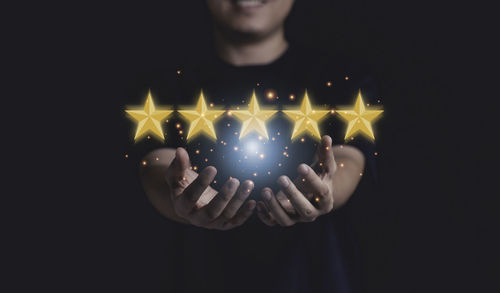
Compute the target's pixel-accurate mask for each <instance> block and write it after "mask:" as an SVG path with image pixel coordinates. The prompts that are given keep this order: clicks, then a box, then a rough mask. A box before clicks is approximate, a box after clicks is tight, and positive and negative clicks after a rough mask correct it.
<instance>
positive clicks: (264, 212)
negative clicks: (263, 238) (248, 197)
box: [257, 201, 276, 226]
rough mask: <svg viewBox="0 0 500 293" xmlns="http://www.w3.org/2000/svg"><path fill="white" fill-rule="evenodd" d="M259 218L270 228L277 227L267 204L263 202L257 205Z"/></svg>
mask: <svg viewBox="0 0 500 293" xmlns="http://www.w3.org/2000/svg"><path fill="white" fill-rule="evenodd" d="M257 216H258V217H259V219H260V220H261V221H262V222H263V223H264V224H266V225H268V226H274V225H276V222H275V221H274V219H273V217H272V215H271V214H270V213H269V210H268V209H267V207H266V204H265V203H263V202H262V201H259V202H258V203H257Z"/></svg>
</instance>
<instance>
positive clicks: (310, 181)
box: [140, 136, 364, 230]
mask: <svg viewBox="0 0 500 293" xmlns="http://www.w3.org/2000/svg"><path fill="white" fill-rule="evenodd" d="M331 141H332V140H331V138H330V137H329V136H324V137H323V138H322V140H321V144H320V145H319V147H318V151H317V154H316V155H317V160H316V162H315V163H313V164H312V165H311V166H308V165H306V164H301V165H299V166H298V171H299V174H300V175H299V176H298V177H297V178H296V179H295V180H294V181H293V182H292V181H291V180H290V178H288V177H287V176H286V175H283V176H280V177H279V179H278V184H279V185H280V187H281V189H280V190H279V191H277V193H276V194H275V193H273V191H272V190H271V189H270V188H264V189H263V190H262V191H261V195H262V198H263V199H264V200H263V201H259V202H258V203H257V204H256V202H255V201H254V200H249V201H247V202H246V203H245V200H246V199H247V198H248V196H249V195H250V193H251V192H252V190H253V182H252V181H245V182H243V183H242V184H240V183H239V181H238V180H237V179H235V178H232V179H229V180H228V181H227V182H226V183H225V184H224V186H223V187H222V189H221V190H220V191H219V192H218V191H216V190H215V189H213V188H212V187H210V185H209V183H210V182H211V181H212V180H213V178H214V177H215V175H216V172H217V170H216V169H215V167H213V166H209V167H206V168H205V169H203V170H202V171H201V172H200V173H199V174H198V173H196V172H194V171H193V170H191V169H190V168H189V167H190V164H189V155H188V154H187V152H186V150H184V149H183V148H178V149H177V150H174V149H169V148H163V149H158V150H155V151H153V152H151V153H150V154H148V155H147V156H146V157H145V158H144V160H145V161H146V162H148V163H147V164H146V165H145V166H141V168H140V174H141V179H142V183H143V187H144V190H145V191H146V194H147V195H148V197H149V199H150V201H151V203H152V204H153V206H155V208H156V209H157V210H158V211H159V212H160V213H161V214H163V215H164V216H165V217H168V218H170V219H172V220H175V221H178V222H181V223H186V224H192V225H195V226H199V227H205V228H210V229H219V230H227V229H231V228H235V227H237V226H240V225H242V224H243V223H244V222H245V221H246V220H247V219H248V217H249V216H250V215H251V213H252V212H253V210H254V208H255V207H256V206H257V209H258V216H259V218H260V219H261V220H262V222H264V223H265V224H267V225H269V226H274V225H281V226H291V225H293V224H295V223H297V222H311V221H314V220H315V219H316V218H317V217H319V216H321V215H324V214H327V213H329V212H330V211H332V210H333V209H334V208H339V207H341V206H342V205H343V204H344V203H345V202H347V200H348V199H349V197H350V196H351V194H352V193H353V192H354V190H355V188H356V186H357V184H358V183H359V180H360V178H361V176H360V174H361V172H362V170H363V169H364V157H363V155H362V154H361V152H360V151H358V150H357V149H356V148H353V147H350V146H336V147H332V145H331ZM156 158H158V160H157V159H156ZM339 165H341V166H343V167H339ZM316 168H318V169H319V172H316V171H315V170H314V169H316Z"/></svg>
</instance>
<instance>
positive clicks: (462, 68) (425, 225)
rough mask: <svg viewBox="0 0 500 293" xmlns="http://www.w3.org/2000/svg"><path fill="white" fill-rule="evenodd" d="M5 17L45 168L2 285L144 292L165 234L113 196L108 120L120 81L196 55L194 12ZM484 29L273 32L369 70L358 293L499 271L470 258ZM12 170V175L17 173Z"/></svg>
mask: <svg viewBox="0 0 500 293" xmlns="http://www.w3.org/2000/svg"><path fill="white" fill-rule="evenodd" d="M478 5H479V4H478ZM12 11H13V12H14V11H15V12H16V13H19V17H18V18H17V17H15V19H13V20H12V21H10V22H9V23H10V25H11V26H13V28H15V29H12V30H10V32H11V33H12V37H13V39H12V42H13V43H15V44H17V45H19V46H18V48H16V49H14V50H13V52H11V53H9V55H8V56H7V57H11V58H9V59H11V61H14V62H13V63H15V64H14V65H15V69H13V70H12V71H11V75H15V76H17V75H19V76H20V77H21V80H20V83H19V86H16V84H14V83H13V84H11V88H16V89H25V90H24V92H25V93H27V94H28V95H29V96H30V97H29V101H30V102H31V103H33V105H40V108H36V107H34V106H33V107H31V108H32V109H33V108H34V109H47V110H43V111H35V112H38V114H41V115H40V116H41V118H36V119H33V120H30V125H25V126H23V128H24V127H30V128H29V129H32V130H30V132H32V133H31V138H30V143H28V144H27V145H28V147H27V148H26V150H31V151H33V149H35V150H36V156H37V157H42V159H46V160H43V163H39V164H38V163H37V164H35V165H36V166H35V167H34V168H28V170H29V171H28V172H29V173H30V174H35V176H34V177H36V178H35V179H34V181H33V184H25V183H24V184H23V185H21V186H22V188H21V189H20V192H18V193H16V194H19V195H21V196H20V197H21V198H23V202H22V203H21V204H22V207H23V209H22V210H23V212H22V213H20V214H21V216H20V217H18V220H17V222H18V223H20V224H21V223H22V224H25V225H23V227H26V228H27V229H26V230H22V229H21V230H22V231H20V229H16V228H14V229H13V230H14V232H15V235H16V237H17V238H18V239H24V237H26V240H25V241H22V244H19V245H16V246H17V247H16V248H19V251H20V252H19V253H17V252H16V254H15V255H16V257H15V261H14V263H15V265H13V269H12V271H14V272H19V273H20V274H19V275H20V277H19V282H17V285H18V286H24V285H28V286H31V285H35V286H40V287H45V286H48V287H50V288H53V289H54V290H56V289H63V290H65V291H70V292H72V291H86V290H90V289H91V290H92V291H96V292H100V291H110V292H115V291H119V290H120V291H135V292H139V291H140V292H155V290H156V288H157V287H158V284H159V281H158V280H159V279H161V275H162V274H163V273H165V272H166V269H165V267H167V266H168V264H165V263H163V259H162V243H164V241H166V239H167V236H166V235H162V231H161V225H162V221H163V219H162V218H161V217H160V216H159V215H158V214H156V213H155V212H154V211H153V209H152V208H151V207H150V206H149V204H148V202H147V201H146V199H145V197H143V196H142V193H141V191H140V189H139V188H138V189H137V190H131V189H130V188H127V189H125V188H124V187H122V186H123V184H122V183H123V181H124V180H137V178H136V177H135V174H128V175H127V174H126V173H127V172H128V171H129V170H122V169H120V168H121V166H123V164H122V161H123V153H121V152H120V149H121V148H120V143H122V142H123V137H122V132H120V131H117V130H116V127H118V125H120V124H122V121H120V122H116V120H118V119H124V117H123V116H120V115H118V114H117V113H119V112H120V111H121V110H122V107H123V101H122V100H121V96H122V95H131V93H127V92H126V91H127V89H128V88H129V87H128V85H127V83H128V82H131V81H133V80H134V76H136V75H138V74H140V73H141V72H147V71H148V70H150V69H152V68H162V67H165V68H168V67H169V66H171V65H175V64H177V62H178V61H179V60H180V59H181V57H180V56H189V54H196V52H199V51H200V50H205V49H206V48H207V47H208V46H210V45H211V44H210V42H211V26H210V19H209V16H208V13H207V11H206V10H205V6H204V4H203V1H175V2H174V1H163V2H158V3H153V2H137V3H133V4H124V3H120V4H104V3H99V4H91V3H88V2H87V3H80V4H73V3H70V2H67V3H58V4H55V3H50V4H49V3H38V4H31V5H28V4H27V6H25V7H16V8H12ZM490 19H491V18H489V17H487V16H486V14H483V13H479V12H475V10H474V9H473V8H471V7H469V6H466V5H464V6H460V5H459V4H457V3H454V2H449V3H447V2H445V1H436V2H431V1H427V2H422V1H418V2H407V1H390V0H383V1H360V0H353V1H304V0H298V1H297V3H296V5H295V7H294V9H293V11H292V14H291V16H290V19H289V20H288V22H287V29H288V32H287V34H288V37H289V38H290V39H293V40H296V41H297V42H301V43H304V44H308V45H309V46H321V47H324V48H328V49H329V50H331V52H332V54H334V53H335V52H348V53H349V54H352V56H354V57H355V58H357V59H358V60H362V61H363V62H365V63H367V64H370V65H371V67H372V68H374V70H375V72H376V78H377V79H378V81H379V83H380V84H379V86H380V93H381V98H382V101H383V102H382V103H383V105H384V109H385V115H384V118H383V119H382V120H380V122H379V123H380V124H379V125H378V129H379V134H380V135H379V137H378V138H377V140H378V144H379V149H380V156H379V164H380V175H381V178H382V184H383V187H384V193H383V194H382V195H381V198H378V199H374V200H373V201H371V202H370V203H367V204H366V205H365V206H366V207H365V208H362V209H358V210H357V211H356V214H355V219H356V222H355V224H356V231H357V234H358V237H359V239H360V243H361V253H362V257H363V279H364V281H365V284H364V288H365V289H366V292H450V291H452V290H453V291H455V292H467V291H471V292H488V291H490V290H491V288H489V287H488V286H489V283H488V282H487V281H488V280H489V279H492V278H493V277H494V274H493V271H491V270H488V267H489V266H490V265H493V264H495V263H496V264H497V265H498V260H497V259H495V258H493V255H491V254H484V253H483V252H484V251H486V250H487V249H488V248H493V247H494V244H493V243H491V242H490V240H489V239H488V238H489V235H494V234H495V233H494V232H495V230H493V229H491V230H488V228H486V227H487V225H486V224H487V223H490V222H493V217H492V215H493V211H494V206H493V205H486V204H484V203H486V202H487V201H488V200H490V199H491V198H493V197H494V195H495V192H493V191H491V190H487V189H486V188H484V190H483V189H482V188H481V186H484V187H485V183H486V181H487V179H486V178H487V177H488V175H491V173H490V172H489V168H490V165H492V163H491V162H490V161H484V160H481V159H480V158H479V155H477V154H480V153H481V154H485V153H486V145H487V144H488V143H487V142H489V141H488V140H487V139H485V137H484V136H483V135H484V134H483V131H484V130H489V128H490V127H492V126H493V125H490V124H486V123H485V122H482V121H481V120H479V119H477V117H476V116H474V114H478V113H476V111H475V110H472V111H471V109H477V108H481V107H486V108H489V107H488V106H487V105H488V102H487V101H486V99H487V98H488V97H485V99H484V100H483V99H482V97H483V96H482V95H481V94H479V88H482V87H484V86H483V85H484V84H487V83H488V82H489V80H488V78H491V76H490V75H488V73H487V70H486V69H487V68H488V67H489V66H490V65H491V64H490V62H489V61H488V62H485V60H486V58H484V59H483V58H482V57H484V56H485V54H486V52H487V51H488V50H490V49H491V48H490V46H489V44H487V43H485V41H484V40H486V39H491V37H492V35H490V33H489V32H488V30H487V29H488V28H491V26H492V24H491V23H490ZM488 60H489V59H488ZM478 78H479V79H480V83H479V84H477V85H476V84H475V85H474V86H473V84H474V83H473V80H474V81H476V79H478ZM26 84H28V85H29V86H26ZM138 94H139V93H138ZM132 95H134V93H132ZM138 97H139V96H138ZM23 102H24V101H23ZM45 107H46V108H45ZM50 110H52V111H53V112H50V114H49V111H50ZM40 112H42V113H40ZM42 122H43V123H42ZM62 122H64V123H62ZM491 132H494V129H492V130H491ZM33 142H35V143H33ZM19 149H21V148H19ZM26 150H25V149H24V148H23V149H22V152H23V153H24V154H27V153H28V152H27V151H26ZM29 154H32V152H29ZM16 171H19V173H20V175H21V178H25V176H23V175H24V174H25V172H26V168H19V170H17V169H16ZM20 182H25V181H22V180H21V181H20ZM35 182H36V183H35ZM127 186H130V185H127ZM134 186H135V185H134ZM137 186H138V185H137ZM24 194H32V195H35V196H34V197H35V199H34V200H33V201H27V200H24V197H23V196H22V195H24ZM18 215H19V214H18ZM45 220H47V221H45ZM23 229H24V228H23ZM28 231H29V232H28ZM28 234H30V235H29V236H28ZM18 256H19V257H18ZM18 259H23V260H25V261H22V262H21V261H18ZM28 276H29V277H28ZM31 276H33V277H31ZM249 279H252V280H258V272H256V274H255V275H254V276H249Z"/></svg>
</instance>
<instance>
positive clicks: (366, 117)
mask: <svg viewBox="0 0 500 293" xmlns="http://www.w3.org/2000/svg"><path fill="white" fill-rule="evenodd" d="M211 106H213V105H211ZM211 108H212V107H210V108H209V107H208V106H207V103H206V101H205V97H204V96H203V92H202V93H201V94H200V97H199V98H198V102H197V103H196V106H195V107H194V108H191V109H179V110H177V112H178V113H179V114H181V116H182V118H184V119H185V120H186V121H188V122H189V130H188V134H187V140H188V141H189V140H190V139H192V138H193V137H195V136H196V135H198V134H205V135H206V136H208V137H210V138H212V139H214V140H215V139H217V135H216V133H215V128H214V123H215V122H216V120H217V119H219V118H220V117H222V116H223V115H224V113H226V112H227V113H229V115H230V116H234V117H235V118H236V119H237V120H239V121H240V122H241V123H242V125H241V131H240V137H239V138H240V139H242V138H243V137H245V136H247V135H248V134H250V133H252V132H256V133H258V134H259V135H260V136H262V137H265V138H266V139H269V135H268V131H267V128H266V121H268V120H270V119H271V118H272V116H273V115H274V114H276V113H277V112H278V110H277V109H261V107H260V106H259V102H258V100H257V97H256V95H255V92H254V93H253V95H252V98H251V99H250V102H249V103H248V109H247V110H239V109H238V110H228V111H226V110H222V109H220V110H217V109H211ZM125 112H126V113H127V114H128V115H129V116H130V118H131V119H132V120H134V121H135V122H136V123H137V129H136V132H135V137H134V140H135V141H138V140H140V139H141V138H143V137H144V136H145V135H146V134H152V135H153V136H154V137H156V138H158V139H160V140H164V139H165V137H164V135H163V129H162V127H161V123H162V122H163V121H164V120H165V119H166V118H167V117H168V116H169V115H170V114H172V113H173V112H174V110H171V109H163V108H159V109H157V108H156V107H155V104H154V102H153V97H152V96H151V92H149V93H148V96H147V98H146V102H145V104H144V106H143V107H142V108H135V109H128V110H125ZM282 112H283V113H284V114H285V115H286V116H287V117H288V118H289V119H290V120H291V121H292V122H294V127H293V131H292V137H291V139H292V140H294V139H296V138H297V137H298V136H299V135H301V134H307V135H309V136H311V137H312V138H314V139H317V140H319V139H321V134H320V130H319V126H318V123H319V122H320V121H321V120H322V119H324V118H325V116H326V115H327V114H328V113H333V111H331V110H324V109H315V108H313V106H312V105H311V101H310V100H309V96H308V94H307V91H306V93H305V95H304V98H303V100H302V103H301V106H300V108H299V109H283V110H282ZM336 112H337V113H339V115H340V116H341V118H342V119H344V120H345V121H346V122H347V123H348V125H347V130H346V135H345V139H347V138H348V137H353V136H354V135H357V134H359V133H361V134H363V135H365V136H366V137H368V138H370V139H372V140H374V139H375V135H374V134H373V128H372V122H374V121H375V120H376V119H377V118H379V117H380V114H382V112H383V110H379V109H377V110H368V109H366V107H365V103H364V102H363V97H362V96H361V90H360V91H359V93H358V97H357V99H356V102H355V104H354V107H353V108H352V109H341V110H336Z"/></svg>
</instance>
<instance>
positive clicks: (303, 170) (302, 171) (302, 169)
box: [298, 164, 309, 175]
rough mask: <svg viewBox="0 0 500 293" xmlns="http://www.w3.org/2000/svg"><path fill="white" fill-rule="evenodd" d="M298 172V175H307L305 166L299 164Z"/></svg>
mask: <svg viewBox="0 0 500 293" xmlns="http://www.w3.org/2000/svg"><path fill="white" fill-rule="evenodd" d="M298 171H299V173H302V174H304V175H306V174H307V173H309V168H307V165H306V164H300V165H299V170H298Z"/></svg>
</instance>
